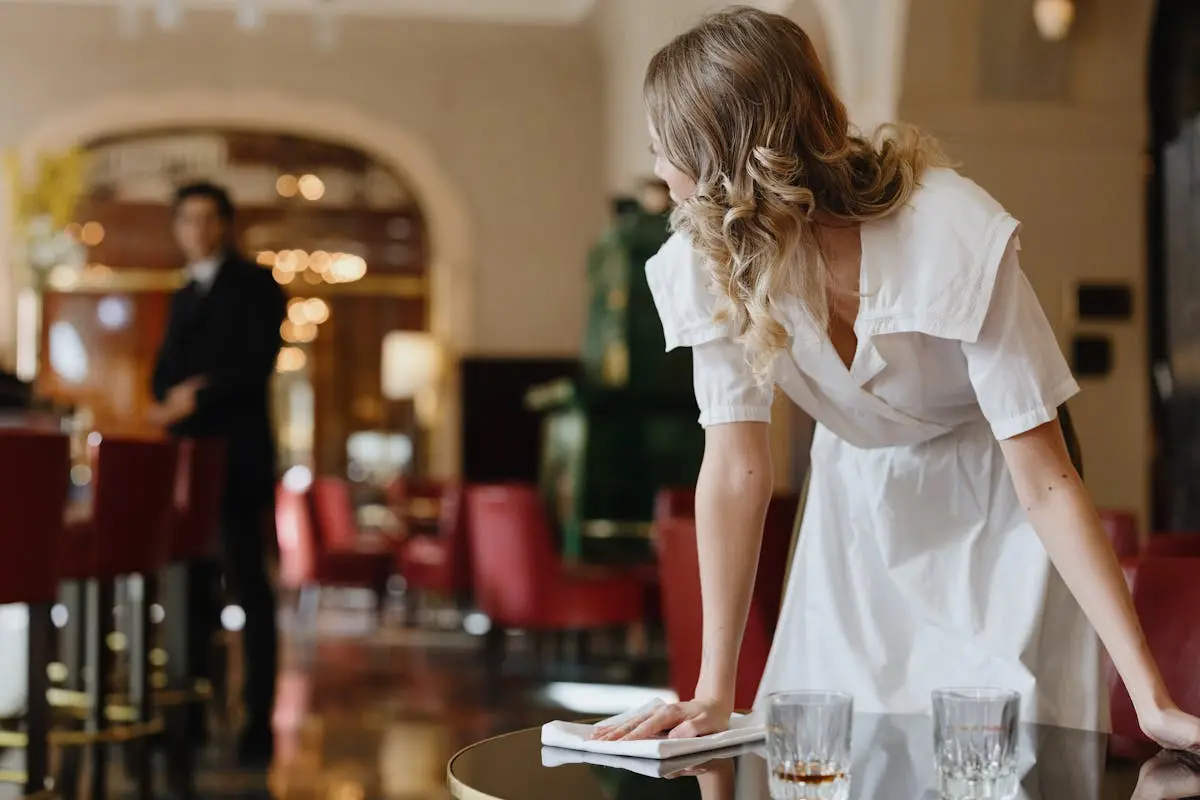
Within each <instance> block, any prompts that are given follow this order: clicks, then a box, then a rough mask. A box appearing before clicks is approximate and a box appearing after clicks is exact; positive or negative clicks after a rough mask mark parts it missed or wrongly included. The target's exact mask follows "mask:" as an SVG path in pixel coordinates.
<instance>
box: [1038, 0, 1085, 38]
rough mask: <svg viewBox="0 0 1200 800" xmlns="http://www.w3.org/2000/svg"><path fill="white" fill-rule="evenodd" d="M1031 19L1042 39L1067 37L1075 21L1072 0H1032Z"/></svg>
mask: <svg viewBox="0 0 1200 800" xmlns="http://www.w3.org/2000/svg"><path fill="white" fill-rule="evenodd" d="M1033 21H1034V22H1035V23H1036V24H1037V29H1038V33H1040V34H1041V35H1042V38H1043V39H1046V40H1048V41H1051V42H1057V41H1059V40H1061V39H1065V38H1067V34H1068V33H1070V31H1071V23H1072V22H1074V21H1075V2H1074V0H1034V3H1033Z"/></svg>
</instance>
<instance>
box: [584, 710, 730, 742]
mask: <svg viewBox="0 0 1200 800" xmlns="http://www.w3.org/2000/svg"><path fill="white" fill-rule="evenodd" d="M732 713H733V707H732V706H728V705H725V704H723V703H714V702H709V701H705V700H690V701H688V702H686V703H670V704H669V705H665V706H659V707H658V708H656V709H654V710H653V711H648V712H646V713H645V714H641V715H638V716H636V717H631V718H630V719H628V720H625V722H623V723H622V724H620V725H616V726H611V727H603V728H596V730H594V731H593V732H592V739H594V740H597V741H601V742H628V741H633V740H635V739H658V738H663V737H666V738H668V739H690V738H693V737H696V736H708V735H709V734H712V733H720V732H722V731H724V730H728V728H729V715H730V714H732Z"/></svg>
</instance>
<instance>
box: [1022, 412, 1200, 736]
mask: <svg viewBox="0 0 1200 800" xmlns="http://www.w3.org/2000/svg"><path fill="white" fill-rule="evenodd" d="M1000 447H1001V450H1002V451H1003V453H1004V458H1005V461H1006V462H1007V463H1008V467H1009V472H1010V473H1011V474H1012V479H1013V484H1014V486H1015V487H1016V490H1017V495H1018V497H1019V498H1020V500H1021V504H1022V505H1023V506H1024V508H1025V513H1026V514H1027V515H1028V517H1029V521H1030V523H1032V525H1033V528H1034V530H1036V531H1037V534H1038V537H1039V538H1040V539H1041V540H1042V544H1043V545H1044V546H1045V548H1046V552H1047V553H1048V554H1049V556H1050V560H1051V561H1052V562H1053V563H1054V566H1055V567H1056V568H1057V569H1058V572H1059V574H1061V575H1062V577H1063V580H1064V581H1065V582H1066V584H1067V586H1068V588H1070V590H1071V593H1072V594H1074V595H1075V599H1076V600H1077V601H1078V602H1079V605H1080V606H1081V607H1082V608H1083V611H1084V613H1085V614H1086V615H1087V617H1088V620H1089V621H1091V623H1092V626H1093V627H1094V628H1095V629H1096V632H1097V633H1098V634H1099V636H1100V639H1101V641H1103V642H1104V646H1105V647H1106V648H1107V649H1108V652H1109V655H1110V656H1111V657H1112V660H1113V664H1114V665H1115V666H1116V668H1117V671H1118V672H1119V673H1120V674H1121V677H1122V679H1124V681H1125V685H1126V687H1127V688H1128V689H1129V694H1130V697H1131V698H1132V699H1133V703H1134V707H1135V708H1136V709H1137V712H1138V718H1139V720H1140V721H1141V724H1142V727H1143V729H1144V730H1146V733H1147V734H1149V735H1150V736H1151V737H1153V738H1155V739H1156V740H1158V741H1159V743H1160V744H1163V745H1164V746H1167V747H1180V748H1194V747H1196V746H1197V745H1198V744H1200V739H1197V737H1198V736H1200V720H1196V719H1195V718H1194V717H1189V716H1188V715H1185V714H1181V713H1180V712H1178V710H1177V709H1176V708H1175V706H1174V704H1173V703H1172V701H1171V698H1170V697H1169V695H1168V693H1167V690H1166V687H1165V685H1164V684H1163V679H1162V676H1161V674H1160V673H1159V671H1158V666H1157V665H1156V664H1155V663H1154V658H1153V657H1152V656H1151V654H1150V648H1149V647H1148V646H1147V644H1146V637H1145V635H1144V634H1143V632H1142V627H1141V624H1140V623H1139V621H1138V617H1137V613H1136V612H1135V611H1134V607H1133V600H1132V598H1131V597H1130V594H1129V589H1128V586H1127V584H1126V583H1125V577H1124V575H1123V574H1122V572H1121V567H1120V564H1119V563H1118V562H1117V558H1116V555H1115V554H1114V553H1113V549H1112V545H1111V544H1110V543H1109V541H1108V537H1107V536H1106V535H1105V533H1104V529H1103V527H1102V526H1101V524H1100V519H1099V517H1098V515H1097V514H1096V509H1095V507H1094V506H1093V505H1092V501H1091V498H1090V497H1089V496H1088V493H1087V490H1086V489H1085V488H1084V486H1083V482H1082V481H1081V480H1080V478H1079V475H1078V474H1077V473H1076V471H1075V468H1074V467H1073V466H1072V465H1071V460H1070V458H1069V456H1068V455H1067V450H1066V445H1065V443H1064V442H1063V437H1062V431H1061V429H1060V428H1059V424H1058V422H1057V421H1053V422H1048V423H1046V424H1045V425H1042V426H1040V427H1037V428H1035V429H1033V430H1031V431H1028V432H1026V433H1023V434H1020V435H1018V436H1014V437H1013V438H1011V439H1007V440H1005V441H1002V442H1000Z"/></svg>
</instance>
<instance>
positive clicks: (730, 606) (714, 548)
mask: <svg viewBox="0 0 1200 800" xmlns="http://www.w3.org/2000/svg"><path fill="white" fill-rule="evenodd" d="M768 430H769V429H768V426H767V424H766V423H763V422H733V423H728V424H724V425H713V426H711V427H709V428H707V429H705V441H704V462H703V463H702V464H701V466H700V477H699V480H698V481H697V483H696V549H697V551H698V555H699V559H700V589H701V596H702V606H703V614H704V642H703V652H702V655H701V664H700V680H699V682H698V683H697V685H696V694H695V699H693V700H690V701H684V702H680V703H672V704H670V705H666V706H662V707H661V708H659V709H657V710H656V711H652V712H649V713H647V714H644V715H642V716H640V717H636V718H633V719H630V720H627V721H626V722H624V723H623V724H622V725H619V726H615V727H605V728H598V729H596V731H595V733H594V738H597V739H602V740H615V739H646V738H650V737H653V736H660V735H662V734H663V733H664V732H669V733H670V735H671V736H672V737H692V736H704V735H707V734H710V733H717V732H719V731H723V730H725V729H726V728H727V727H728V726H729V714H730V712H732V711H733V700H734V684H735V682H736V680H737V662H738V651H739V650H740V649H741V645H742V634H743V632H744V631H745V628H746V616H747V614H749V611H750V595H751V592H752V590H753V588H754V577H755V574H756V572H757V570H758V551H759V549H760V547H761V546H762V532H763V524H764V523H765V521H766V516H767V506H768V505H769V504H770V502H771V490H772V488H773V479H772V476H771V447H770V441H769V439H768V438H767V435H768Z"/></svg>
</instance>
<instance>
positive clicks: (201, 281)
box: [187, 253, 225, 291]
mask: <svg viewBox="0 0 1200 800" xmlns="http://www.w3.org/2000/svg"><path fill="white" fill-rule="evenodd" d="M224 260H225V256H224V255H223V254H221V253H217V254H216V255H213V256H210V257H209V258H205V259H201V260H200V261H193V262H192V263H191V264H188V268H187V269H188V276H189V277H190V278H191V279H192V280H193V281H194V282H195V283H196V284H197V285H198V286H199V287H200V288H201V289H202V290H204V291H208V290H209V289H211V288H212V285H213V282H214V281H216V279H217V273H218V272H219V271H220V270H221V262H222V261H224Z"/></svg>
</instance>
